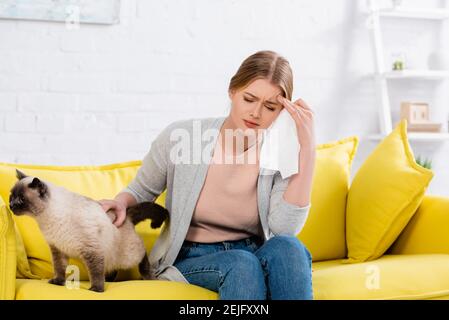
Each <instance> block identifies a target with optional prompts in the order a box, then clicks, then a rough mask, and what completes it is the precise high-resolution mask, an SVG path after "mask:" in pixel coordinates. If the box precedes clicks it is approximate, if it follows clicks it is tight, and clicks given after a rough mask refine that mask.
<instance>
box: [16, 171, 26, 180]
mask: <svg viewBox="0 0 449 320" xmlns="http://www.w3.org/2000/svg"><path fill="white" fill-rule="evenodd" d="M16 177H17V179H19V180H22V179H23V178H26V177H28V176H27V175H26V174H25V173H23V172H22V171H20V170H19V169H16Z"/></svg>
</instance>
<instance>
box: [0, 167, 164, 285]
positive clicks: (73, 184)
mask: <svg viewBox="0 0 449 320" xmlns="http://www.w3.org/2000/svg"><path fill="white" fill-rule="evenodd" d="M141 164H142V162H141V161H140V160H138V161H129V162H124V163H116V164H110V165H102V166H40V165H23V164H11V163H0V181H2V183H1V184H0V196H1V197H2V198H3V199H6V200H7V199H9V192H10V189H11V188H12V186H13V185H14V184H15V182H16V181H17V178H16V171H15V169H16V168H17V169H19V170H22V171H23V172H25V173H26V174H28V175H33V176H38V177H40V178H42V179H44V180H48V181H50V182H53V183H55V184H58V185H61V186H63V187H66V188H67V189H69V190H71V191H73V192H77V193H80V194H82V195H85V196H88V197H91V198H93V199H95V200H99V199H113V198H114V197H115V196H116V195H117V193H118V192H120V191H121V190H122V189H123V188H124V187H125V186H127V185H128V184H129V182H131V180H132V179H133V178H134V176H135V175H136V173H137V170H138V169H139V167H140V166H141ZM5 202H6V201H5ZM156 202H157V203H159V204H161V205H164V204H165V192H164V193H163V194H161V195H160V196H159V197H158V199H157V200H156ZM14 220H15V223H16V225H17V230H18V231H19V232H20V234H17V235H16V242H17V244H16V246H17V250H16V251H17V253H18V255H17V267H18V270H17V271H18V276H19V277H27V278H30V277H33V278H36V277H37V278H50V277H52V276H53V265H52V260H51V253H50V248H49V246H48V244H47V242H46V241H45V239H44V237H43V235H42V233H41V231H40V229H39V227H38V225H37V223H36V221H35V220H34V219H33V218H31V217H28V216H20V217H17V216H14ZM136 231H138V233H139V234H140V236H141V237H142V238H143V239H144V242H145V246H146V248H147V250H148V251H149V250H150V249H151V247H152V246H153V244H154V242H155V240H156V238H157V236H158V235H159V232H160V229H156V230H155V229H151V228H150V227H149V221H148V220H147V221H142V222H141V223H139V224H138V225H137V226H136ZM25 253H26V255H27V256H28V261H25V259H26V255H25ZM69 264H74V265H76V266H78V267H79V270H80V280H88V279H89V278H88V275H87V270H86V269H85V267H84V265H83V263H82V262H80V261H78V260H76V259H70V260H69ZM135 269H136V270H132V271H130V272H131V273H127V274H126V275H128V276H133V279H136V278H138V270H137V267H136V268H135Z"/></svg>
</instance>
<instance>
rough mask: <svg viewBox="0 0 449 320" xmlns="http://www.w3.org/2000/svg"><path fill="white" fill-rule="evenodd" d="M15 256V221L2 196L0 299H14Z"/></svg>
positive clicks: (0, 200)
mask: <svg viewBox="0 0 449 320" xmlns="http://www.w3.org/2000/svg"><path fill="white" fill-rule="evenodd" d="M15 257H16V242H15V236H14V221H13V219H12V216H11V215H10V214H9V212H8V209H7V207H6V204H5V203H4V201H3V199H2V198H1V197H0V300H11V299H14V286H15V273H16V272H15V271H16V261H15Z"/></svg>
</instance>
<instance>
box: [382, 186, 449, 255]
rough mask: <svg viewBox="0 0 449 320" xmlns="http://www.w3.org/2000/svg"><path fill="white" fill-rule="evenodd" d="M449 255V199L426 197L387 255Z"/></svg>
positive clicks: (434, 196) (433, 196) (435, 196)
mask: <svg viewBox="0 0 449 320" xmlns="http://www.w3.org/2000/svg"><path fill="white" fill-rule="evenodd" d="M419 253H446V254H449V197H444V196H437V195H425V196H424V198H423V201H422V203H421V205H420V206H419V208H418V210H417V211H416V213H415V214H414V216H413V217H412V219H411V220H410V222H409V223H408V224H407V226H406V227H405V229H404V230H403V231H402V233H401V234H400V235H399V237H398V238H397V239H396V241H395V242H394V243H393V245H392V246H391V247H390V249H389V250H388V251H387V254H419Z"/></svg>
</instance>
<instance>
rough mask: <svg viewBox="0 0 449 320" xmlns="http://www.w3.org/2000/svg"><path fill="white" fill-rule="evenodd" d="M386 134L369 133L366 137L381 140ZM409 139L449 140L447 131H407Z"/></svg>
mask: <svg viewBox="0 0 449 320" xmlns="http://www.w3.org/2000/svg"><path fill="white" fill-rule="evenodd" d="M386 136H387V135H384V134H371V135H368V136H367V137H366V138H367V139H368V140H374V141H377V140H383V139H384V138H385V137H386ZM407 138H408V140H409V141H429V142H430V141H445V140H449V133H447V132H407Z"/></svg>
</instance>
